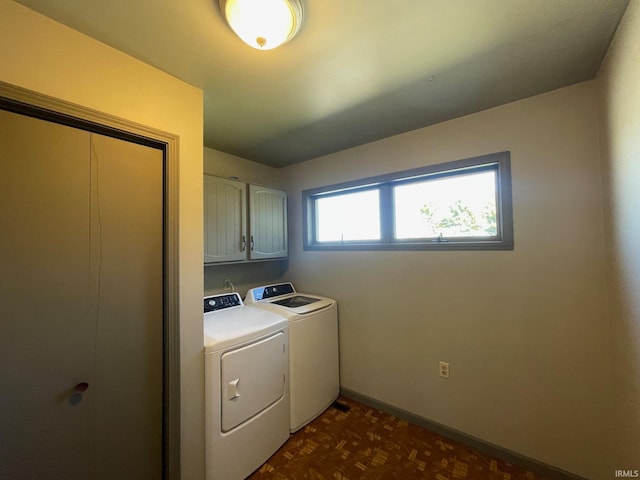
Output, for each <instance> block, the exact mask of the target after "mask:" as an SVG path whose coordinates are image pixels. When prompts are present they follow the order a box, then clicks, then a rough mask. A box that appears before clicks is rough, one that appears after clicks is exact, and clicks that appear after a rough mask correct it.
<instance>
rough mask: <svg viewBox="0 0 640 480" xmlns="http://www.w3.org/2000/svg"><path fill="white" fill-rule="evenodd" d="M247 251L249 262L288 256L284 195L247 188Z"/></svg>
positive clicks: (259, 188) (269, 189)
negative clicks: (248, 222)
mask: <svg viewBox="0 0 640 480" xmlns="http://www.w3.org/2000/svg"><path fill="white" fill-rule="evenodd" d="M249 208H250V212H249V220H250V222H251V224H250V226H249V233H250V242H249V243H250V251H249V258H251V259H252V260H257V259H264V258H281V257H286V256H287V254H288V241H287V238H288V234H287V193H286V192H283V191H281V190H275V189H273V188H267V187H261V186H258V185H249Z"/></svg>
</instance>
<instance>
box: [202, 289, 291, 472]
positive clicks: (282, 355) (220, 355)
mask: <svg viewBox="0 0 640 480" xmlns="http://www.w3.org/2000/svg"><path fill="white" fill-rule="evenodd" d="M204 312H205V313H204V356H205V376H206V377H205V409H206V410H205V424H206V435H205V438H206V479H207V480H242V479H244V478H246V477H247V476H249V475H250V474H251V473H252V472H253V471H254V470H256V469H257V468H258V467H260V465H262V464H263V463H264V462H265V461H267V459H268V458H269V457H270V456H271V455H273V454H274V453H275V452H276V450H278V448H280V446H282V444H283V443H284V442H285V441H286V440H287V439H288V438H289V331H288V323H287V320H286V319H284V318H283V317H282V316H281V315H277V314H275V313H273V312H269V311H266V310H261V309H257V308H254V307H248V306H244V305H243V303H242V300H241V298H240V295H239V294H238V293H229V294H222V295H213V296H209V297H205V299H204Z"/></svg>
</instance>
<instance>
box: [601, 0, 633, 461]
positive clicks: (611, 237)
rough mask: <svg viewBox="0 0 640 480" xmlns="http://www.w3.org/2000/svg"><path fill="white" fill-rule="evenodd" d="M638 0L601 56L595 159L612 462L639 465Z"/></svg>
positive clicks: (629, 8) (631, 3)
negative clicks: (602, 235)
mask: <svg viewBox="0 0 640 480" xmlns="http://www.w3.org/2000/svg"><path fill="white" fill-rule="evenodd" d="M639 46H640V1H639V0H631V2H630V3H629V6H628V9H627V12H626V14H625V17H624V18H623V21H622V22H621V24H620V27H619V29H618V32H617V33H616V37H615V39H614V41H613V43H612V44H611V47H610V49H609V52H608V54H607V57H606V58H605V61H604V62H603V65H602V67H601V71H600V73H599V75H598V80H599V81H600V82H601V88H602V115H601V119H602V142H601V143H602V160H603V166H604V171H605V193H606V200H607V202H606V207H607V208H606V216H605V218H606V219H607V222H606V227H607V229H606V233H607V235H606V239H607V246H608V250H609V255H610V260H611V261H610V266H611V268H610V269H609V279H610V282H609V285H610V289H609V291H610V294H611V318H610V324H611V330H612V332H613V338H612V344H611V348H612V351H613V353H614V366H615V368H614V369H613V370H612V376H613V377H614V379H615V398H616V403H615V412H616V414H617V422H616V424H615V432H614V433H615V434H614V435H613V437H612V438H613V439H615V440H616V442H615V444H614V451H615V457H614V458H615V467H616V468H618V469H640V453H639V452H640V196H639V194H638V188H639V187H640V47H639Z"/></svg>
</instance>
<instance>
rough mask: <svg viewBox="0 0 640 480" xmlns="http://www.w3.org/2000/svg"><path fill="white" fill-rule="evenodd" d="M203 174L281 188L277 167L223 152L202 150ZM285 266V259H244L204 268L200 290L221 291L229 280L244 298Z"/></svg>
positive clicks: (274, 278) (272, 279)
mask: <svg viewBox="0 0 640 480" xmlns="http://www.w3.org/2000/svg"><path fill="white" fill-rule="evenodd" d="M204 173H206V174H208V175H216V176H218V177H223V178H229V177H236V178H237V181H239V182H244V183H255V184H258V185H264V186H267V187H272V188H278V189H283V190H284V189H285V188H284V175H283V172H282V170H281V169H278V168H273V167H269V166H267V165H262V164H259V163H255V162H252V161H250V160H245V159H244V158H240V157H236V156H234V155H229V154H227V153H223V152H220V151H218V150H213V149H211V148H205V149H204ZM287 267H288V261H287V260H275V261H268V262H247V263H238V264H226V265H207V266H205V267H204V293H205V295H213V294H215V293H222V292H223V291H224V290H223V284H224V280H225V279H230V280H231V281H232V282H233V285H234V287H235V291H237V292H240V294H241V295H242V296H243V297H244V295H245V294H246V293H247V290H248V289H250V288H253V287H258V286H260V285H268V284H270V283H277V282H278V281H280V280H281V279H282V276H283V275H284V273H285V272H286V270H287Z"/></svg>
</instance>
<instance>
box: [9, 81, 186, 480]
mask: <svg viewBox="0 0 640 480" xmlns="http://www.w3.org/2000/svg"><path fill="white" fill-rule="evenodd" d="M0 110H7V111H10V112H14V113H19V114H22V115H27V116H30V117H34V118H39V119H41V120H47V121H51V122H54V123H59V124H62V125H67V126H71V127H75V128H79V129H81V130H86V131H89V132H93V133H99V134H101V135H106V136H109V137H114V138H118V139H120V140H125V141H128V142H132V143H137V144H140V145H145V146H148V147H152V148H157V149H159V150H161V151H162V152H163V183H164V185H163V197H164V198H163V210H164V212H163V223H164V226H163V230H164V239H163V243H164V259H163V264H164V265H163V271H164V275H163V277H164V278H163V302H164V305H163V354H162V357H163V366H162V370H163V399H162V412H163V414H162V416H163V418H162V437H163V438H162V463H163V465H162V477H163V479H164V480H178V479H179V478H180V342H179V338H180V337H179V333H180V331H179V318H180V317H179V268H178V267H179V250H178V237H179V235H178V198H179V197H178V194H179V183H178V172H179V159H178V140H179V137H178V136H177V135H173V134H171V133H167V132H163V131H161V130H157V129H154V128H151V127H147V126H145V125H141V124H138V123H135V122H131V121H128V120H125V119H122V118H119V117H116V116H113V115H109V114H106V113H102V112H99V111H96V110H92V109H90V108H87V107H83V106H81V105H76V104H73V103H70V102H66V101H64V100H59V99H57V98H54V97H49V96H47V95H42V94H40V93H38V92H33V91H31V90H27V89H24V88H20V87H16V86H14V85H10V84H8V83H5V82H1V81H0Z"/></svg>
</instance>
